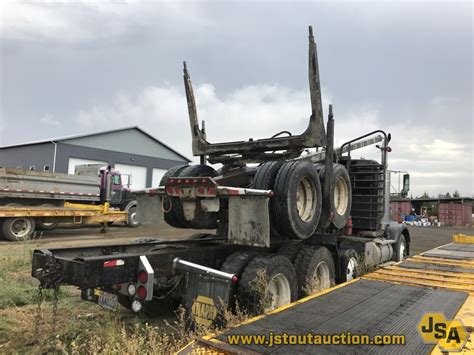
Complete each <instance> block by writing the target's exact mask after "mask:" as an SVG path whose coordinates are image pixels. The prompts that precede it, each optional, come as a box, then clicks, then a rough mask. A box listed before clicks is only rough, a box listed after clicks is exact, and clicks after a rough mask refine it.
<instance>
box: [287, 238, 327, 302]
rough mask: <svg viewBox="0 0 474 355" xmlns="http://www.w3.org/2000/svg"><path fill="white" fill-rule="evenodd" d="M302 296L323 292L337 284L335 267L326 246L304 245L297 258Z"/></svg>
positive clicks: (299, 291) (299, 287)
mask: <svg viewBox="0 0 474 355" xmlns="http://www.w3.org/2000/svg"><path fill="white" fill-rule="evenodd" d="M295 268H296V275H297V277H298V295H299V297H300V298H302V297H306V296H309V295H311V294H313V293H316V292H321V291H323V290H326V289H328V288H330V287H331V286H333V285H334V284H335V268H334V261H333V258H332V255H331V252H330V251H329V250H328V249H327V248H326V247H322V246H320V247H304V248H302V249H301V250H300V252H299V253H298V255H297V256H296V259H295Z"/></svg>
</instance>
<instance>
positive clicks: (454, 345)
mask: <svg viewBox="0 0 474 355" xmlns="http://www.w3.org/2000/svg"><path fill="white" fill-rule="evenodd" d="M418 332H419V333H420V335H421V337H422V338H423V341H424V342H425V343H429V344H438V346H439V348H440V349H441V350H442V351H461V349H462V348H463V347H464V345H465V344H466V341H467V339H468V337H469V333H468V332H467V330H466V327H464V324H462V322H461V321H460V320H457V319H446V317H445V316H444V314H442V313H425V314H424V315H423V317H421V320H420V323H418Z"/></svg>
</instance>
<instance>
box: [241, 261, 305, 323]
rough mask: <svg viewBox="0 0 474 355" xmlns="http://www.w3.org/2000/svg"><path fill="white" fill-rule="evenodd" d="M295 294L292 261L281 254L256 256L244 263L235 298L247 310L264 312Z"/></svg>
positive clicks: (296, 285)
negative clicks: (245, 264) (245, 265)
mask: <svg viewBox="0 0 474 355" xmlns="http://www.w3.org/2000/svg"><path fill="white" fill-rule="evenodd" d="M297 298H298V284H297V281H296V274H295V269H294V267H293V264H292V263H291V262H290V261H289V260H288V259H287V258H286V257H284V256H281V255H267V256H257V257H255V258H254V259H252V261H251V262H250V263H249V264H248V265H247V267H245V269H244V271H243V273H242V278H241V279H240V282H239V288H238V289H237V299H238V300H239V303H240V305H241V306H242V308H243V309H244V310H246V311H247V312H249V313H250V314H257V313H260V312H263V311H265V312H267V311H270V310H272V309H274V308H276V307H280V306H283V305H284V304H288V303H290V302H294V301H296V299H297Z"/></svg>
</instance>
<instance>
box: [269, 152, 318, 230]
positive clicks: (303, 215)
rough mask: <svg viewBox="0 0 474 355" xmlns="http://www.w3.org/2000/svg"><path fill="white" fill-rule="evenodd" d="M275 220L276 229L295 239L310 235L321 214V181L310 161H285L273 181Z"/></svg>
mask: <svg viewBox="0 0 474 355" xmlns="http://www.w3.org/2000/svg"><path fill="white" fill-rule="evenodd" d="M274 192H275V196H274V197H273V198H274V201H273V207H274V208H273V214H274V221H275V224H276V227H277V229H278V232H279V233H280V234H282V235H285V236H288V237H290V238H294V239H308V238H309V237H311V235H313V233H314V232H315V230H316V227H317V226H318V222H319V218H320V216H321V200H322V198H321V184H320V182H319V176H318V172H317V171H316V168H315V166H314V165H313V164H311V163H310V162H304V161H288V162H285V163H284V164H283V165H282V167H281V168H280V171H279V172H278V174H277V176H276V179H275V184H274Z"/></svg>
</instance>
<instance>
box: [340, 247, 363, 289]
mask: <svg viewBox="0 0 474 355" xmlns="http://www.w3.org/2000/svg"><path fill="white" fill-rule="evenodd" d="M359 262H361V259H360V257H359V254H357V252H356V251H355V250H354V249H347V250H345V251H344V253H342V255H341V264H342V265H341V270H342V273H341V279H342V281H343V282H346V281H351V280H353V279H355V278H357V277H359V276H360V275H359V273H360V266H359Z"/></svg>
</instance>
